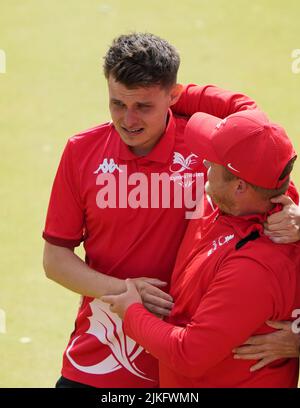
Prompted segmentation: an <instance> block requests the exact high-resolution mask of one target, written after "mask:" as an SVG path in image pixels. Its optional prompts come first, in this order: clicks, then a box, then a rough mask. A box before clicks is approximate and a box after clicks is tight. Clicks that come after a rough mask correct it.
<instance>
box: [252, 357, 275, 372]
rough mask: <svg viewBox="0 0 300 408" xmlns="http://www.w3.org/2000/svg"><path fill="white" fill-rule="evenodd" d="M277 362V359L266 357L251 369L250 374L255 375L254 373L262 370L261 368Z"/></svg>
mask: <svg viewBox="0 0 300 408" xmlns="http://www.w3.org/2000/svg"><path fill="white" fill-rule="evenodd" d="M275 360H276V358H274V357H265V358H263V359H262V360H260V361H259V362H258V363H256V364H254V365H253V366H252V367H250V372H251V373H253V372H254V371H257V370H260V369H261V368H263V367H265V366H266V365H268V364H270V363H272V362H273V361H275Z"/></svg>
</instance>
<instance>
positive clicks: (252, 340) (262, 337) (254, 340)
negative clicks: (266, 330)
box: [238, 333, 272, 349]
mask: <svg viewBox="0 0 300 408" xmlns="http://www.w3.org/2000/svg"><path fill="white" fill-rule="evenodd" d="M271 334H272V333H271ZM269 339H270V334H259V335H257V336H252V337H249V339H248V340H246V341H245V343H244V344H245V345H253V346H256V345H261V344H265V343H267V342H268V341H269ZM243 347H245V346H241V347H238V348H239V349H240V348H243Z"/></svg>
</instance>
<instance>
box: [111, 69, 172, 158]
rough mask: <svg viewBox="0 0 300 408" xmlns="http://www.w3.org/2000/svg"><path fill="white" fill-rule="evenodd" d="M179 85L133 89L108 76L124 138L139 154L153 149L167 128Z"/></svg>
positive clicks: (115, 115)
mask: <svg viewBox="0 0 300 408" xmlns="http://www.w3.org/2000/svg"><path fill="white" fill-rule="evenodd" d="M177 89H178V88H176V85H175V86H174V87H172V88H170V89H163V88H161V87H160V86H158V85H155V86H151V87H147V88H143V87H139V88H135V89H129V88H127V87H126V86H125V85H123V84H122V83H120V82H116V81H115V80H114V78H113V77H112V76H110V77H109V79H108V91H109V109H110V113H111V118H112V121H113V123H114V126H115V128H116V130H117V131H118V133H119V135H120V137H121V139H122V140H123V142H124V143H126V144H127V145H128V146H129V147H130V148H131V150H132V151H133V152H134V153H135V154H137V155H145V154H147V153H149V152H150V151H151V150H152V148H153V147H154V146H155V144H156V143H157V141H158V140H159V138H160V137H161V136H162V134H163V133H164V131H165V128H166V124H167V116H168V109H169V107H170V106H171V105H172V104H174V103H175V102H176V101H177V100H178V98H179V95H177V94H178V92H177Z"/></svg>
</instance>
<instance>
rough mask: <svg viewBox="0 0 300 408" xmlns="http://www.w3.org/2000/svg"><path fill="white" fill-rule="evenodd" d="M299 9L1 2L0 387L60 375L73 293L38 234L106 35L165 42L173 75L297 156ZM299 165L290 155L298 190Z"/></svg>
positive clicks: (89, 107)
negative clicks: (49, 269)
mask: <svg viewBox="0 0 300 408" xmlns="http://www.w3.org/2000/svg"><path fill="white" fill-rule="evenodd" d="M299 14H300V3H299V1H298V0H287V1H286V2H283V1H282V0H253V1H251V2H249V1H246V0H231V1H228V0H210V1H208V0H185V1H180V2H179V1H177V0H164V1H162V0H152V1H143V0H139V1H133V0H126V1H125V0H123V1H122V0H107V1H106V2H101V1H100V0H99V1H98V0H86V1H82V0H65V1H58V0H27V1H22V0H9V1H7V2H1V6H0V49H2V50H3V51H4V52H5V54H6V73H0V101H1V102H0V132H1V133H0V147H1V161H0V177H1V184H0V194H1V200H0V211H1V212H0V213H1V218H2V220H1V223H0V232H1V245H0V259H1V267H0V270H1V275H0V309H2V310H4V311H5V313H6V326H7V327H6V328H7V333H6V334H0V355H1V358H0V387H51V386H53V384H54V382H55V380H56V378H57V377H58V375H59V369H60V364H61V355H62V352H63V349H64V347H65V345H66V341H67V339H68V336H69V333H70V332H71V330H72V328H73V320H74V315H75V313H76V309H77V305H78V301H79V298H78V296H77V295H74V294H72V293H71V292H68V291H67V290H65V289H63V288H60V287H59V286H58V285H56V284H54V283H52V282H50V281H48V280H47V279H46V278H45V277H44V273H43V269H42V248H43V241H42V239H41V232H42V228H43V223H44V218H45V213H46V208H47V202H48V198H49V193H50V188H51V184H52V180H53V177H54V174H55V170H56V167H57V164H58V160H59V157H60V154H61V151H62V148H63V146H64V144H65V142H66V139H67V138H68V137H69V136H71V135H72V134H74V133H76V132H78V131H80V130H83V129H86V128H89V127H92V126H94V125H96V124H98V123H101V122H102V121H105V120H107V119H108V118H109V113H108V108H107V90H106V83H105V80H104V77H103V74H102V69H101V65H102V56H103V55H104V53H105V52H106V49H107V47H108V46H109V44H110V43H111V40H112V38H114V37H115V36H117V35H119V34H121V33H128V32H130V31H149V32H153V33H155V34H158V35H160V36H162V37H164V38H166V39H168V40H169V41H170V42H171V43H173V44H174V45H175V46H176V47H177V48H178V50H179V51H180V54H181V57H182V65H181V69H180V75H179V80H180V82H183V83H187V82H194V83H199V84H207V83H213V84H216V85H219V86H221V87H225V88H228V89H232V90H236V91H240V92H243V93H247V94H248V95H250V96H252V97H253V98H254V99H255V100H256V101H257V102H258V103H259V105H260V106H261V107H262V108H263V109H264V110H265V111H266V112H267V113H268V114H269V116H270V117H271V118H272V119H273V120H274V121H277V122H279V123H281V124H282V125H283V126H284V127H285V128H286V129H287V131H288V133H289V135H290V136H291V138H292V139H293V140H294V142H295V145H296V148H297V149H298V151H300V137H299V134H300V122H299V112H300V108H299V99H300V73H299V74H297V73H293V72H292V62H293V60H292V57H291V54H292V51H293V50H294V49H297V48H298V49H299V48H300V24H299ZM299 65H300V64H299ZM299 170H300V160H299V162H298V163H297V165H296V168H295V170H294V180H295V181H296V183H297V185H298V187H299V188H300V176H299ZM24 337H28V338H29V339H30V340H29V342H25V343H22V342H21V341H20V339H21V338H24Z"/></svg>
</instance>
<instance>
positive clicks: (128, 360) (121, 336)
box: [66, 299, 154, 381]
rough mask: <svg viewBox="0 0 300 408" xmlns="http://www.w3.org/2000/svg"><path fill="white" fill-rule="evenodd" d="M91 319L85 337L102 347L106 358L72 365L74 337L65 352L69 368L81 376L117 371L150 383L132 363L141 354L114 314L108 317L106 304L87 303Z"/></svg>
mask: <svg viewBox="0 0 300 408" xmlns="http://www.w3.org/2000/svg"><path fill="white" fill-rule="evenodd" d="M90 308H91V310H92V315H91V316H90V317H89V318H88V319H89V321H90V327H89V329H88V330H87V331H86V333H87V334H91V335H93V336H95V337H96V338H97V339H98V340H99V342H100V343H101V344H102V345H105V346H106V347H109V348H110V352H111V353H110V355H109V356H108V357H106V358H105V359H104V360H102V361H100V362H99V363H97V364H94V365H91V366H82V365H79V364H77V363H76V361H75V360H74V358H72V356H71V351H72V348H73V346H74V344H75V343H76V342H77V340H78V339H79V338H80V337H81V335H80V336H77V337H75V339H74V340H73V341H72V343H71V344H70V346H69V347H68V349H67V351H66V355H67V358H68V359H69V361H70V362H71V364H72V365H73V366H74V367H75V368H77V370H80V371H82V372H84V373H88V374H109V373H112V372H114V371H117V370H120V369H121V368H123V369H126V370H128V371H129V372H130V373H132V374H134V375H136V376H137V377H140V378H143V379H145V380H149V381H154V380H152V379H151V378H147V377H146V374H145V373H144V372H142V371H141V370H140V369H139V368H138V367H136V365H135V362H134V360H135V359H136V358H137V356H139V355H140V354H141V353H142V351H143V350H144V349H143V347H141V346H139V345H138V344H137V343H136V342H135V341H133V340H132V339H131V338H130V337H128V336H126V335H125V333H124V331H123V324H122V320H121V319H120V318H119V316H118V315H117V314H116V313H112V312H111V311H110V309H109V305H108V304H107V303H104V302H102V301H101V300H99V299H94V300H93V301H92V302H91V303H90Z"/></svg>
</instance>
